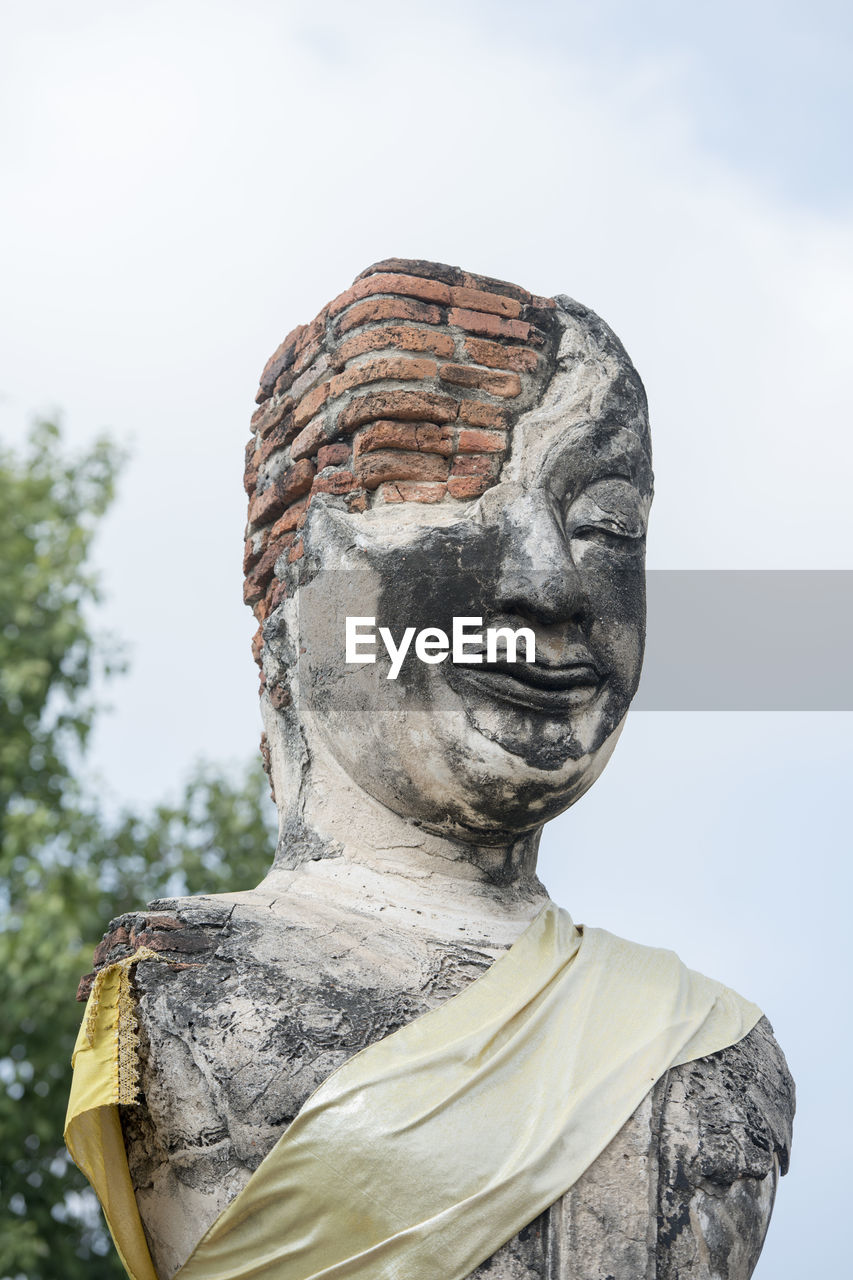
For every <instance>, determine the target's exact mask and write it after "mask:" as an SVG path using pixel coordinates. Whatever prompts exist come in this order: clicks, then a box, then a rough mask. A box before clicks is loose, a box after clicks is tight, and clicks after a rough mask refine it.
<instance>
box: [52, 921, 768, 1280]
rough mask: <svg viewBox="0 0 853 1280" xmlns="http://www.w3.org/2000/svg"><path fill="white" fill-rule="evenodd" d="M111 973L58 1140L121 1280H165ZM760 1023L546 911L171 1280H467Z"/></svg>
mask: <svg viewBox="0 0 853 1280" xmlns="http://www.w3.org/2000/svg"><path fill="white" fill-rule="evenodd" d="M131 962H132V961H130V962H124V965H125V968H124V973H125V975H126V966H127V964H128V963H131ZM119 971H120V972H121V970H119ZM104 972H105V973H106V974H107V975H108V976H107V977H106V978H105V979H104V980H103V983H102V989H101V991H100V993H99V1000H100V1004H99V1007H98V1008H97V1009H96V1013H95V1015H94V1017H93V1016H92V1015H91V1014H90V1013H88V1012H87V1018H86V1019H84V1025H83V1029H82V1030H81V1034H80V1037H79V1038H78V1043H77V1049H76V1051H75V1073H74V1084H73V1088H72V1095H71V1102H70V1104H69V1110H68V1121H67V1125H66V1135H65V1136H66V1142H67V1144H68V1148H69V1150H70V1152H71V1154H72V1156H73V1158H74V1160H75V1161H76V1163H77V1164H78V1165H79V1166H80V1168H81V1169H82V1170H83V1172H84V1173H85V1174H86V1176H87V1177H88V1178H89V1180H90V1182H91V1183H92V1185H93V1187H94V1188H95V1190H96V1192H97V1193H98V1196H99V1198H100V1200H101V1204H102V1205H103V1207H104V1212H105V1214H106V1217H107V1222H108V1223H109V1226H110V1230H111V1231H112V1233H113V1238H114V1240H115V1242H116V1246H117V1248H118V1250H119V1253H120V1255H121V1258H122V1261H123V1262H124V1265H125V1267H126V1269H127V1271H128V1274H129V1275H130V1276H131V1278H132V1280H156V1273H155V1271H154V1269H153V1266H152V1263H151V1259H150V1256H149V1254H148V1250H147V1247H146V1244H145V1238H144V1234H143V1231H142V1227H141V1224H140V1221H139V1216H138V1213H137V1210H136V1203H135V1200H134V1197H133V1192H132V1188H131V1185H130V1179H129V1176H128V1170H127V1161H126V1157H125V1153H124V1148H123V1145H122V1139H121V1130H120V1127H119V1124H118V1119H117V1111H116V1102H117V1101H118V1100H119V1098H118V1085H119V1081H118V1079H117V1075H116V1071H115V1070H114V1066H115V1054H116V1052H117V1050H116V1048H115V1045H116V1043H117V1040H118V1035H117V1022H118V1013H119V1012H120V1011H118V1004H117V1001H118V987H119V984H120V978H119V977H115V976H113V971H112V970H106V971H104ZM93 995H94V992H93ZM111 1000H112V1004H111V1003H110V1001H111ZM760 1017H761V1010H760V1009H758V1008H757V1006H756V1005H754V1004H750V1003H749V1002H748V1001H746V1000H744V999H743V998H742V997H741V996H738V995H737V994H736V993H735V992H733V991H730V990H729V989H728V988H726V987H724V986H722V985H721V984H720V983H718V982H714V981H712V980H711V979H710V978H705V977H703V976H702V975H701V974H698V973H694V972H693V971H692V970H690V969H687V968H686V967H685V966H684V965H683V964H682V963H681V961H680V960H679V959H678V957H677V956H676V955H675V954H674V953H673V952H671V951H662V950H658V949H656V948H651V947H643V946H640V945H639V944H637V943H633V942H626V941H624V940H623V939H621V938H616V937H614V936H613V935H612V934H610V933H607V932H606V931H605V930H603V929H577V928H575V926H574V925H573V923H572V920H571V918H570V916H569V915H568V913H567V912H565V911H562V910H561V909H560V908H559V907H556V906H555V905H554V904H553V903H549V904H547V906H546V907H545V908H544V909H543V910H542V911H541V912H540V914H539V915H538V916H537V917H536V919H535V920H534V921H533V922H532V924H530V925H529V926H528V928H527V929H526V930H525V931H524V933H523V934H522V935H521V936H520V937H519V938H518V939H517V941H516V942H515V944H514V945H513V946H512V947H511V948H510V949H509V950H508V951H507V952H505V953H504V954H503V955H501V956H500V957H499V958H498V959H497V960H496V961H495V962H494V964H492V966H491V967H490V968H489V969H488V970H487V971H486V972H485V973H484V974H483V976H482V977H480V978H478V979H476V981H474V982H473V983H471V985H470V986H468V987H466V988H465V989H464V990H463V991H462V992H460V993H459V995H456V996H454V997H452V999H450V1000H448V1001H446V1002H445V1003H444V1004H443V1005H441V1006H440V1007H439V1008H437V1009H434V1010H432V1011H431V1012H429V1013H426V1014H423V1015H422V1016H421V1017H419V1018H417V1019H415V1021H414V1022H411V1023H409V1024H408V1025H407V1026H405V1027H402V1028H401V1029H400V1030H399V1031H395V1032H394V1033H393V1034H392V1035H390V1036H387V1037H386V1038H385V1039H384V1040H380V1041H379V1042H377V1043H376V1044H372V1045H369V1046H368V1047H367V1048H366V1049H363V1050H361V1052H360V1053H357V1054H356V1055H355V1056H354V1057H352V1058H350V1059H349V1060H348V1061H347V1062H345V1063H344V1064H343V1065H342V1066H341V1067H339V1068H338V1069H337V1070H336V1071H334V1072H333V1073H332V1074H331V1075H330V1076H329V1077H328V1078H327V1079H326V1080H325V1081H324V1082H323V1084H321V1085H320V1087H319V1088H318V1089H317V1090H316V1092H315V1093H314V1094H313V1095H312V1096H311V1097H310V1098H309V1099H308V1101H307V1102H306V1104H305V1105H304V1107H303V1108H302V1110H301V1111H300V1112H299V1115H298V1116H297V1117H296V1119H295V1120H294V1121H293V1123H292V1124H291V1125H290V1127H289V1129H288V1130H287V1132H286V1133H285V1134H284V1135H283V1136H282V1137H281V1138H280V1139H279V1141H278V1142H277V1143H276V1145H275V1147H274V1148H273V1149H272V1151H271V1152H270V1153H269V1154H268V1155H267V1157H266V1159H265V1160H264V1161H263V1163H262V1164H261V1165H260V1167H259V1168H258V1169H257V1170H256V1171H255V1173H254V1174H253V1175H252V1177H251V1179H250V1181H249V1182H248V1184H247V1185H246V1186H245V1187H244V1188H243V1190H242V1191H241V1192H240V1193H239V1195H237V1196H236V1198H235V1199H234V1200H233V1201H232V1202H231V1204H230V1205H228V1207H227V1208H226V1209H225V1210H223V1212H222V1213H221V1214H220V1215H219V1217H218V1218H217V1219H216V1221H215V1222H214V1223H213V1225H212V1226H211V1228H210V1229H209V1231H208V1232H207V1234H206V1235H205V1236H204V1238H203V1239H202V1240H201V1242H200V1243H199V1244H198V1245H197V1247H196V1249H195V1250H194V1252H193V1253H192V1255H191V1257H190V1258H189V1260H188V1261H187V1262H186V1263H185V1264H184V1266H183V1267H182V1268H181V1269H180V1271H179V1272H178V1273H177V1276H176V1277H175V1280H249V1278H250V1277H264V1278H265V1280H320V1278H321V1277H322V1280H463V1277H465V1276H467V1275H468V1274H469V1273H470V1272H471V1271H472V1270H473V1269H474V1268H475V1267H476V1266H478V1265H479V1264H480V1263H481V1262H483V1261H484V1260H485V1259H486V1258H487V1257H489V1256H490V1255H491V1254H492V1253H494V1251H495V1250H496V1249H498V1248H499V1247H500V1246H501V1245H502V1244H503V1243H504V1242H505V1241H506V1240H508V1239H510V1238H511V1237H512V1236H514V1235H515V1234H516V1233H517V1232H518V1231H520V1230H521V1228H522V1227H524V1226H525V1225H526V1224H527V1223H528V1222H530V1221H531V1220H532V1219H533V1218H535V1217H536V1216H537V1214H539V1213H541V1212H542V1211H543V1210H544V1209H546V1208H547V1207H548V1206H549V1205H550V1204H552V1203H553V1202H554V1201H555V1200H557V1199H559V1197H560V1196H561V1195H563V1193H564V1192H565V1191H567V1190H568V1189H569V1187H571V1186H572V1184H573V1183H574V1182H575V1181H576V1180H577V1179H578V1178H579V1177H580V1175H581V1174H582V1173H583V1172H584V1170H585V1169H587V1168H588V1167H589V1165H590V1164H591V1163H592V1162H593V1160H595V1158H596V1156H597V1155H599V1153H600V1152H601V1151H602V1150H603V1149H604V1147H605V1146H606V1145H607V1144H608V1142H610V1140H611V1139H612V1138H613V1137H614V1136H615V1135H616V1133H617V1132H618V1131H619V1129H620V1128H621V1127H622V1125H623V1124H624V1123H625V1121H626V1120H627V1119H628V1117H629V1116H630V1115H631V1114H632V1112H633V1111H634V1110H635V1109H636V1108H637V1107H638V1106H639V1104H640V1102H641V1101H642V1100H643V1098H644V1097H645V1095H646V1094H647V1093H648V1091H649V1089H650V1088H651V1087H652V1085H654V1083H655V1082H656V1081H657V1080H658V1079H660V1077H661V1076H662V1075H663V1074H664V1072H665V1071H666V1070H667V1069H668V1068H669V1067H671V1066H677V1065H678V1064H680V1063H683V1062H690V1061H692V1060H693V1059H695V1058H701V1057H705V1056H706V1055H707V1054H709V1053H715V1052H717V1051H718V1050H720V1049H724V1048H726V1047H727V1046H728V1045H731V1044H734V1043H735V1042H736V1041H738V1040H740V1039H742V1037H743V1036H745V1035H746V1034H747V1033H748V1032H749V1031H750V1030H751V1029H752V1028H753V1027H754V1026H755V1024H756V1022H757V1021H758V1019H759V1018H760ZM87 1023H88V1025H89V1028H90V1032H91V1031H92V1030H93V1024H94V1034H93V1035H92V1039H91V1043H90V1040H89V1038H88V1037H87V1035H86V1026H87Z"/></svg>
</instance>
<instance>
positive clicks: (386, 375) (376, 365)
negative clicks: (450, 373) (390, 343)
mask: <svg viewBox="0 0 853 1280" xmlns="http://www.w3.org/2000/svg"><path fill="white" fill-rule="evenodd" d="M436 368H437V366H436V363H435V361H434V360H412V359H410V358H409V357H407V356H382V357H380V358H379V359H378V360H365V361H364V362H363V363H362V364H357V365H353V367H352V368H351V369H347V371H346V373H339V374H338V375H337V377H335V378H332V381H331V382H330V384H329V394H330V395H332V396H339V395H340V394H341V393H342V392H343V391H349V390H350V389H351V388H352V387H361V386H364V384H365V383H368V382H381V381H384V380H386V379H396V380H399V381H418V382H419V381H422V380H423V379H424V378H434V377H435V374H436Z"/></svg>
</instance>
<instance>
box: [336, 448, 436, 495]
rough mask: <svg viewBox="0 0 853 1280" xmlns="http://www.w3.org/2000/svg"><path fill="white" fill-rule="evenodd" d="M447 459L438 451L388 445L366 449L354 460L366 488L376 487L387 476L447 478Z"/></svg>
mask: <svg viewBox="0 0 853 1280" xmlns="http://www.w3.org/2000/svg"><path fill="white" fill-rule="evenodd" d="M447 471H448V462H447V459H446V458H442V457H440V456H439V455H438V454H437V453H407V452H404V451H403V450H401V449H387V450H383V451H381V452H379V453H366V454H363V455H362V457H360V458H359V459H358V460H357V461H356V464H355V473H356V475H357V477H358V479H359V480H360V481H361V483H362V485H363V486H364V488H365V489H375V488H376V487H377V486H378V485H380V484H383V483H384V482H385V481H386V480H432V481H435V480H446V479H447Z"/></svg>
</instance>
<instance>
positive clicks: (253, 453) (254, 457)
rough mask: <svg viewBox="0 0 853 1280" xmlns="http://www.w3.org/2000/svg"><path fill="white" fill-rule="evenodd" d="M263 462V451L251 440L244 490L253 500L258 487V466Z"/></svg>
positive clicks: (247, 452) (248, 445)
mask: <svg viewBox="0 0 853 1280" xmlns="http://www.w3.org/2000/svg"><path fill="white" fill-rule="evenodd" d="M260 461H261V451H260V449H256V448H255V442H254V440H250V441H249V443H248V444H247V445H246V468H245V470H244V472H243V488H244V489H245V490H246V493H247V494H248V495H249V497H250V498H251V496H252V494H253V493H254V492H255V489H256V488H257V485H258V465H259V463H260Z"/></svg>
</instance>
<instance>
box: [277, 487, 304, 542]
mask: <svg viewBox="0 0 853 1280" xmlns="http://www.w3.org/2000/svg"><path fill="white" fill-rule="evenodd" d="M307 509H308V498H307V497H305V498H300V499H299V501H298V502H292V503H291V504H290V506H289V507H288V508H287V510H286V511H285V513H284V515H283V516H282V517H281V519H280V520H277V521H276V523H275V524H274V525H273V527H272V529H271V530H270V538H271V539H276V540H277V539H279V538H280V537H281V535H282V534H283V533H290V531H291V530H292V529H295V528H296V526H297V524H298V522H299V517H300V516H301V514H302V512H303V511H307Z"/></svg>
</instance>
